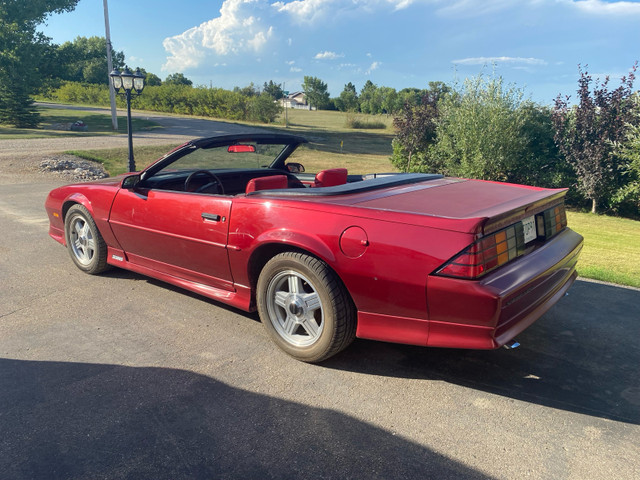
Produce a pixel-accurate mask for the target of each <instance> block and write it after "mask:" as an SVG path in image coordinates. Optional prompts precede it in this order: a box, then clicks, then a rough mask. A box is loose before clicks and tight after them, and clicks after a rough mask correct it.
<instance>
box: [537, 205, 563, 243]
mask: <svg viewBox="0 0 640 480" xmlns="http://www.w3.org/2000/svg"><path fill="white" fill-rule="evenodd" d="M536 221H537V223H538V235H541V236H543V237H544V238H545V239H547V238H551V237H553V236H554V235H555V234H556V233H558V232H559V231H560V230H562V229H563V228H564V227H566V226H567V214H566V212H565V210H564V205H558V206H557V207H554V208H550V209H548V210H545V211H544V212H542V214H540V215H537V217H536Z"/></svg>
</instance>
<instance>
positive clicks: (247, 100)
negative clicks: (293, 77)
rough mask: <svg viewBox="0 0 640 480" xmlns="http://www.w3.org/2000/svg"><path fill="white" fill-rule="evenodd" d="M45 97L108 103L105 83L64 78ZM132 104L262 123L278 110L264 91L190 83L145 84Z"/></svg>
mask: <svg viewBox="0 0 640 480" xmlns="http://www.w3.org/2000/svg"><path fill="white" fill-rule="evenodd" d="M44 98H45V99H49V100H55V101H59V102H64V103H80V104H87V105H101V106H107V105H109V88H108V87H107V86H106V85H94V84H82V83H77V82H65V83H63V84H62V85H61V86H60V87H59V88H57V89H55V90H52V91H49V92H48V93H47V94H45V95H44ZM117 103H118V105H119V106H120V107H126V102H125V99H124V98H123V97H122V96H120V95H119V96H118V99H117ZM131 105H132V106H133V107H134V108H138V109H140V110H150V111H154V112H165V113H179V114H184V115H198V116H201V117H212V118H223V119H227V120H248V121H255V122H263V123H271V122H273V121H275V119H276V117H277V116H278V115H279V113H280V110H281V107H280V106H279V105H278V104H276V103H274V101H273V99H272V98H271V96H270V95H267V94H263V95H259V96H252V97H248V96H246V95H243V94H241V93H240V92H232V91H229V90H224V89H222V88H207V87H191V86H189V85H183V84H175V83H165V84H163V85H159V86H148V87H146V88H145V89H144V92H143V93H142V95H140V96H137V97H133V98H132V102H131Z"/></svg>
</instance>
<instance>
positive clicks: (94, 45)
mask: <svg viewBox="0 0 640 480" xmlns="http://www.w3.org/2000/svg"><path fill="white" fill-rule="evenodd" d="M56 53H57V57H58V62H59V69H58V72H59V73H58V77H59V78H60V79H62V80H67V81H71V82H84V83H102V84H105V85H108V83H109V71H108V67H107V40H106V39H105V38H104V37H95V36H94V37H89V38H87V37H77V38H76V39H75V40H74V41H73V42H65V43H63V44H62V45H60V46H59V47H58V48H57V52H56ZM111 57H112V61H113V68H122V67H124V53H123V52H118V51H115V50H114V51H112V52H111Z"/></svg>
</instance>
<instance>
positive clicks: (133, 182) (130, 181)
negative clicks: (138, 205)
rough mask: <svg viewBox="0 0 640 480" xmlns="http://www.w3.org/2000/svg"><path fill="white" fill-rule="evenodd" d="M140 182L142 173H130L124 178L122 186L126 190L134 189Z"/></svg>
mask: <svg viewBox="0 0 640 480" xmlns="http://www.w3.org/2000/svg"><path fill="white" fill-rule="evenodd" d="M139 184H140V174H139V173H137V174H135V175H129V176H128V177H125V178H124V180H122V188H124V189H125V190H133V189H134V188H136V187H137V186H138V185H139Z"/></svg>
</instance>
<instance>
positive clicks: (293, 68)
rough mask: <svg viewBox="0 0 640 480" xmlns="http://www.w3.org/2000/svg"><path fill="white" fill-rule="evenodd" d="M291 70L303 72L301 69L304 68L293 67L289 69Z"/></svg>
mask: <svg viewBox="0 0 640 480" xmlns="http://www.w3.org/2000/svg"><path fill="white" fill-rule="evenodd" d="M289 71H290V72H294V73H297V72H301V71H302V69H301V68H298V67H291V68H290V69H289Z"/></svg>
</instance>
